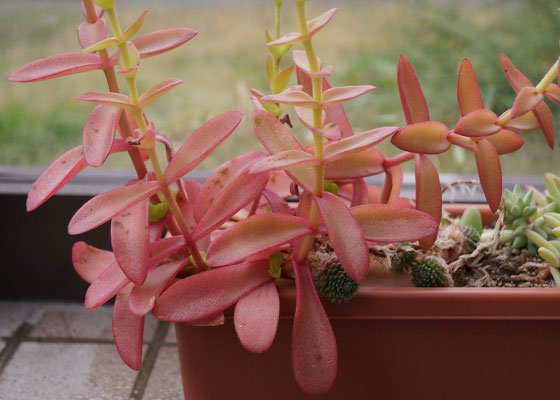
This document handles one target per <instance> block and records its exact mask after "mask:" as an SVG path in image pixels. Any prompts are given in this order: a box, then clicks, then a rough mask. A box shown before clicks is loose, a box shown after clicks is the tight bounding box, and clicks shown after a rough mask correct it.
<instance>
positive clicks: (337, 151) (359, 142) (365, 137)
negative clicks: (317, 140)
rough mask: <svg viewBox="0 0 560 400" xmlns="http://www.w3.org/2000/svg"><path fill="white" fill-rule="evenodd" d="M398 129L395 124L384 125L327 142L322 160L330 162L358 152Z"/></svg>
mask: <svg viewBox="0 0 560 400" xmlns="http://www.w3.org/2000/svg"><path fill="white" fill-rule="evenodd" d="M398 130H399V128H398V127H396V126H386V127H383V128H378V129H372V130H370V131H366V132H362V133H358V134H357V135H354V136H350V137H347V138H344V139H341V140H339V141H337V142H332V143H329V144H328V145H327V146H326V147H325V153H324V160H325V162H330V161H333V160H336V159H339V158H342V157H344V156H346V155H347V154H349V153H354V152H359V151H362V150H365V149H366V148H368V147H371V146H375V145H376V144H377V143H379V142H382V141H383V140H385V139H386V138H387V137H389V136H391V135H392V134H393V133H395V132H396V131H398Z"/></svg>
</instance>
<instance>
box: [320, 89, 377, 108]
mask: <svg viewBox="0 0 560 400" xmlns="http://www.w3.org/2000/svg"><path fill="white" fill-rule="evenodd" d="M373 89H375V86H370V85H362V86H343V87H334V88H330V89H327V90H325V91H324V92H323V107H329V106H334V105H336V104H340V103H344V102H346V101H348V100H352V99H355V98H356V97H358V96H361V95H364V94H366V93H368V92H371V91H372V90H373Z"/></svg>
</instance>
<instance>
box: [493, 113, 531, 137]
mask: <svg viewBox="0 0 560 400" xmlns="http://www.w3.org/2000/svg"><path fill="white" fill-rule="evenodd" d="M508 116H511V110H507V111H505V112H504V113H503V114H502V115H500V118H499V119H502V118H507V119H509V121H508V122H507V123H506V124H505V125H503V128H504V129H513V130H514V131H521V132H529V131H534V130H536V129H539V121H538V120H537V117H535V114H534V113H533V112H528V113H526V114H523V115H521V116H520V117H517V118H515V119H511V118H508Z"/></svg>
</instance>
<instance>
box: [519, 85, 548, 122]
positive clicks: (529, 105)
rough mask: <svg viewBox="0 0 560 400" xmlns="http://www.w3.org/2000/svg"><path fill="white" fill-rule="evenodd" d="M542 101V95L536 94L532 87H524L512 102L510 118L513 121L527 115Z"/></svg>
mask: <svg viewBox="0 0 560 400" xmlns="http://www.w3.org/2000/svg"><path fill="white" fill-rule="evenodd" d="M543 99H544V95H543V94H542V93H540V92H537V90H536V89H535V88H534V87H531V86H525V87H524V88H522V89H521V90H520V91H519V93H518V94H517V97H516V98H515V101H514V102H513V106H512V108H511V118H512V119H515V118H517V117H520V116H522V115H523V114H525V113H528V112H529V111H532V110H533V109H535V107H537V105H538V104H539V103H541V102H542V101H543Z"/></svg>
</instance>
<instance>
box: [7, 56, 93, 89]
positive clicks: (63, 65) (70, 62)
mask: <svg viewBox="0 0 560 400" xmlns="http://www.w3.org/2000/svg"><path fill="white" fill-rule="evenodd" d="M102 68H103V63H102V62H101V59H100V58H99V56H97V55H94V54H82V53H65V54H59V55H56V56H51V57H46V58H41V59H40V60H35V61H32V62H30V63H28V64H25V65H23V66H21V67H19V68H17V69H15V70H14V71H12V72H10V74H9V75H8V77H7V78H6V79H7V80H9V81H13V82H35V81H41V80H44V79H51V78H56V77H58V76H63V75H71V74H77V73H79V72H86V71H91V70H94V69H102Z"/></svg>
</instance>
